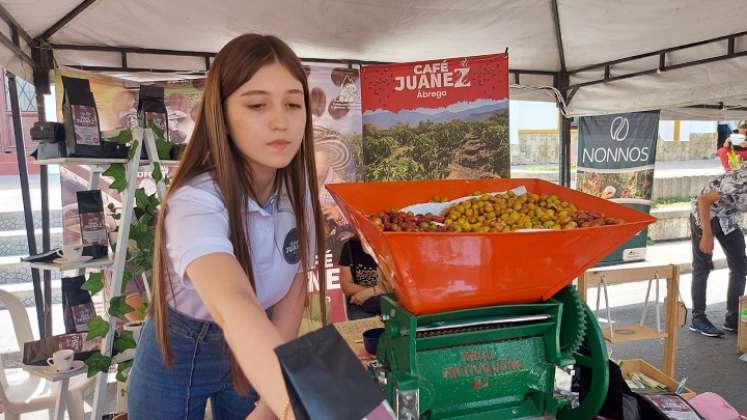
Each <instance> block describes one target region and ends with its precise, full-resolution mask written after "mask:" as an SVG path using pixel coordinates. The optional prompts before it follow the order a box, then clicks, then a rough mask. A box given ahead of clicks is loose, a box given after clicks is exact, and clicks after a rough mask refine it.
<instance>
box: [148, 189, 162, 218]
mask: <svg viewBox="0 0 747 420" xmlns="http://www.w3.org/2000/svg"><path fill="white" fill-rule="evenodd" d="M149 198H150V205H151V206H152V208H153V210H156V209H157V208H158V205H159V204H161V199H160V198H158V193H153V194H151V195H150V196H149ZM155 213H157V212H154V214H155Z"/></svg>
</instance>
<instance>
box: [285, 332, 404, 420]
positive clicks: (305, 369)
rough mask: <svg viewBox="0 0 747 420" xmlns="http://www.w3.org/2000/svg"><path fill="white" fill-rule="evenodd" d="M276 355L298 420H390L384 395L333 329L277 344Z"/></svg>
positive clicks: (389, 410)
mask: <svg viewBox="0 0 747 420" xmlns="http://www.w3.org/2000/svg"><path fill="white" fill-rule="evenodd" d="M275 354H276V355H277V356H278V360H279V361H280V367H281V369H282V371H283V379H285V387H286V389H287V390H288V396H289V397H290V403H291V407H292V408H293V414H294V415H295V417H296V419H297V420H316V419H325V420H352V419H368V420H374V419H376V420H392V419H394V415H393V414H392V411H391V407H389V404H388V403H387V401H386V399H385V396H384V394H383V393H382V392H381V391H380V390H379V388H378V386H377V385H376V383H375V382H374V381H373V380H372V379H371V377H370V376H369V375H368V373H367V372H366V371H365V370H364V369H363V365H361V362H360V360H358V358H357V357H356V355H355V353H353V351H352V350H351V349H350V347H349V346H348V345H347V343H346V342H345V340H344V339H343V338H342V336H341V335H340V333H339V332H338V331H337V329H336V328H335V327H334V326H332V325H327V326H326V327H323V328H321V329H318V330H316V331H313V332H311V333H308V334H306V335H304V336H301V337H299V338H297V339H295V340H293V341H290V342H288V343H285V344H283V345H281V346H278V347H276V348H275ZM340 395H346V398H343V399H340V397H339V396H340Z"/></svg>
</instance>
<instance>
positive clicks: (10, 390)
mask: <svg viewBox="0 0 747 420" xmlns="http://www.w3.org/2000/svg"><path fill="white" fill-rule="evenodd" d="M0 302H2V303H3V305H5V307H6V308H7V309H8V311H9V312H10V319H11V322H12V323H13V330H14V332H15V335H16V342H17V343H18V348H19V349H20V351H21V354H23V344H24V343H26V342H28V341H33V340H34V336H33V332H32V331H31V322H30V321H29V317H28V314H27V313H26V308H25V307H24V306H23V303H21V301H20V300H18V299H17V298H16V297H15V296H13V295H12V294H10V293H8V292H6V291H5V290H0ZM94 383H95V378H90V379H86V378H85V377H84V376H82V375H80V376H76V377H74V378H72V379H70V388H69V391H68V400H67V404H66V406H67V411H68V415H69V416H70V420H83V419H84V405H83V396H84V394H85V393H86V392H88V391H90V390H92V389H93V385H94ZM57 385H59V384H54V383H51V382H49V381H47V380H45V379H42V378H39V377H37V376H34V375H32V374H30V373H28V372H26V371H24V370H23V369H20V368H13V369H5V368H4V365H3V363H2V354H0V406H2V408H3V410H2V411H3V412H4V413H5V419H6V420H19V419H20V415H21V414H22V413H29V412H32V411H38V410H50V418H51V417H52V416H51V413H52V410H54V406H55V401H56V398H57V394H58V392H59V390H58V388H59V387H58V386H57Z"/></svg>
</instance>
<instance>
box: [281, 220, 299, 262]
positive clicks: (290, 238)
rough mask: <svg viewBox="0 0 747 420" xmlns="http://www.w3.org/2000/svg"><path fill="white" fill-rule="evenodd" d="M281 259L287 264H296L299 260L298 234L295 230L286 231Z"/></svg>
mask: <svg viewBox="0 0 747 420" xmlns="http://www.w3.org/2000/svg"><path fill="white" fill-rule="evenodd" d="M283 258H285V262H287V263H288V264H297V263H298V262H299V261H300V260H301V253H300V252H299V250H298V233H297V232H296V228H293V229H291V230H289V231H288V234H287V235H285V240H284V241H283Z"/></svg>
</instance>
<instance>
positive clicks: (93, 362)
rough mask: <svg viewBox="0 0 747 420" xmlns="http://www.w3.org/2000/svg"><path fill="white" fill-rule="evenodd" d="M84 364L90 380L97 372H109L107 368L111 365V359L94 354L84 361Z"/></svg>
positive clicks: (97, 353)
mask: <svg viewBox="0 0 747 420" xmlns="http://www.w3.org/2000/svg"><path fill="white" fill-rule="evenodd" d="M85 363H86V366H88V377H89V378H90V377H92V376H94V375H96V374H97V373H99V372H102V373H107V372H109V366H111V365H112V358H111V357H106V356H104V355H103V354H101V353H99V352H96V353H94V354H92V355H91V357H89V358H88V359H86V362H85Z"/></svg>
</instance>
